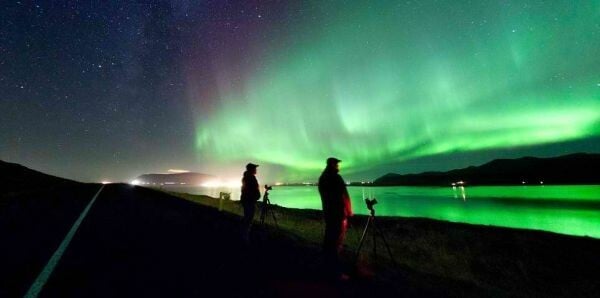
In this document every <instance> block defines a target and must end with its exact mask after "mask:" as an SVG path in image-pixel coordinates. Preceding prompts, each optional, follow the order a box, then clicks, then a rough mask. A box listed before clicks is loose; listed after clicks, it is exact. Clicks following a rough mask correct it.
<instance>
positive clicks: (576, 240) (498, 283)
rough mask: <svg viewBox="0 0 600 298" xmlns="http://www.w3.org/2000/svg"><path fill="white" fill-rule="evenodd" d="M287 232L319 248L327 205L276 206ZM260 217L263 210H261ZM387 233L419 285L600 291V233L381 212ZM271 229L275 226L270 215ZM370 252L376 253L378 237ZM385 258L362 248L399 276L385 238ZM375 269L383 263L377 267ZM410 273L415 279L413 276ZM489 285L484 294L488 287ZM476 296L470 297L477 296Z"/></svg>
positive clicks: (354, 232)
mask: <svg viewBox="0 0 600 298" xmlns="http://www.w3.org/2000/svg"><path fill="white" fill-rule="evenodd" d="M168 194H169V195H172V196H175V197H178V198H181V199H184V200H187V201H191V202H194V203H197V204H201V205H206V206H210V207H213V208H219V204H220V203H223V205H222V206H221V209H222V211H223V212H227V213H232V214H236V215H240V214H241V210H240V207H239V203H237V201H223V202H219V200H218V199H215V198H211V197H208V196H198V195H190V194H181V193H171V192H169V193H168ZM272 209H273V210H274V211H275V214H276V215H277V221H278V226H279V230H281V231H282V233H285V234H288V235H292V236H294V237H295V239H297V241H298V242H301V243H303V244H304V245H308V246H312V247H319V245H320V243H321V239H322V231H323V222H322V215H321V211H319V210H314V209H310V210H307V209H291V208H284V207H280V206H273V208H272ZM257 213H258V215H256V218H255V221H256V220H257V218H258V216H259V214H260V206H259V208H258V209H257ZM366 219H367V216H361V215H358V216H355V217H353V218H351V219H350V228H349V230H348V233H347V235H346V242H345V252H344V259H345V261H346V262H347V263H348V262H350V263H351V262H352V260H353V259H354V256H355V255H354V252H355V251H356V247H357V245H358V240H359V238H360V234H361V232H362V229H363V227H364V224H365V222H366ZM377 222H378V225H379V226H380V228H381V229H382V230H383V231H385V232H384V233H385V234H386V238H387V239H388V241H389V245H390V248H391V250H392V253H393V255H394V259H396V262H397V263H398V267H399V268H400V270H399V271H400V272H403V273H402V274H401V275H406V274H409V275H413V276H416V277H413V278H414V279H415V280H411V281H410V282H411V283H416V284H420V283H425V284H428V281H427V280H429V281H432V280H436V282H442V283H443V284H445V285H442V286H441V288H446V287H454V286H452V285H461V286H459V287H458V288H457V289H455V290H456V291H458V293H460V294H467V295H469V294H468V293H471V292H470V290H469V291H467V292H468V293H467V292H462V290H461V289H467V288H468V289H475V290H474V291H475V293H487V294H489V293H494V294H499V295H501V296H505V295H523V294H526V295H542V294H543V295H549V296H566V295H574V296H578V295H579V296H582V295H583V296H588V295H590V293H600V285H598V283H597V281H596V279H595V278H594V276H600V256H599V255H598V254H597V252H598V251H600V239H596V238H592V237H589V236H574V235H564V234H559V233H554V232H547V231H540V230H528V229H515V228H506V227H495V226H486V225H476V224H468V223H455V222H450V221H442V220H435V219H429V218H407V217H387V216H382V217H377ZM267 223H268V227H269V228H274V227H273V223H272V222H270V221H268V222H267ZM367 238H368V239H367V241H365V248H363V250H362V251H361V252H363V251H371V250H372V243H371V239H370V237H367ZM379 245H380V246H381V248H379V251H380V252H381V254H379V255H377V258H374V257H373V256H370V254H369V255H367V254H364V253H361V256H360V258H359V263H360V264H361V265H360V266H359V267H365V268H367V269H366V270H367V271H373V270H375V271H377V278H379V279H382V280H383V282H393V281H394V280H397V278H399V277H398V274H397V273H396V269H397V268H393V266H392V265H391V262H390V260H389V258H388V257H387V256H386V254H385V250H384V247H383V245H382V244H379ZM374 268H375V269H374ZM409 279H410V278H409ZM480 291H482V292H480ZM469 296H470V295H469Z"/></svg>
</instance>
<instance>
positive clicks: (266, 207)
mask: <svg viewBox="0 0 600 298" xmlns="http://www.w3.org/2000/svg"><path fill="white" fill-rule="evenodd" d="M265 189H266V190H265V194H264V195H263V202H262V206H261V209H260V224H261V225H264V224H265V219H266V218H267V217H268V213H271V216H272V217H273V222H274V223H275V227H278V228H279V225H278V224H277V217H276V216H275V212H273V210H272V206H271V201H270V200H269V190H271V187H267V186H266V185H265Z"/></svg>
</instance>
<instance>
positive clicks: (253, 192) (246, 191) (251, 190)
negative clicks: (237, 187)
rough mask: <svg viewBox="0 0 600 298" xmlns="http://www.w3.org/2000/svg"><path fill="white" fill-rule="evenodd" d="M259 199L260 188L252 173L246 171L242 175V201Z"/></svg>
mask: <svg viewBox="0 0 600 298" xmlns="http://www.w3.org/2000/svg"><path fill="white" fill-rule="evenodd" d="M259 199H260V188H259V186H258V180H256V176H254V174H252V173H250V172H248V171H246V172H244V177H242V195H241V196H240V200H241V201H242V202H256V201H258V200H259Z"/></svg>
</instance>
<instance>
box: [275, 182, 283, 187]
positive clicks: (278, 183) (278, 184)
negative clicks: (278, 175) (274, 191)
mask: <svg viewBox="0 0 600 298" xmlns="http://www.w3.org/2000/svg"><path fill="white" fill-rule="evenodd" d="M275 185H277V186H280V185H283V183H282V182H275Z"/></svg>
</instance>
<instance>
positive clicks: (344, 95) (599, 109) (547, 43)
mask: <svg viewBox="0 0 600 298" xmlns="http://www.w3.org/2000/svg"><path fill="white" fill-rule="evenodd" d="M598 53H600V1H597V0H596V1H560V0H556V1H531V0H520V1H441V0H440V1H225V0H223V1H98V0H88V1H3V2H2V4H0V159H2V160H5V161H10V162H16V163H21V164H24V165H26V166H28V167H31V168H34V169H37V170H40V171H43V172H47V173H50V174H54V175H59V176H63V177H67V178H72V179H76V180H80V181H100V180H110V181H130V180H131V179H133V178H134V177H135V176H137V175H139V174H142V173H149V172H166V171H167V169H187V170H192V171H198V172H204V173H209V174H215V175H220V176H222V177H238V176H240V173H241V172H242V171H243V167H244V165H245V164H246V163H247V162H249V161H252V162H255V163H258V164H260V165H261V167H260V168H259V177H261V176H262V177H261V178H262V180H263V181H270V182H275V181H288V182H298V181H313V180H315V179H316V177H318V175H319V174H320V171H321V170H322V168H323V166H324V160H325V159H326V158H327V157H328V156H336V157H338V158H340V159H342V160H343V162H342V174H343V175H344V177H345V178H347V180H363V179H364V180H370V179H375V178H377V177H378V176H381V175H383V174H385V173H388V172H396V173H413V172H421V171H426V170H449V169H452V168H457V167H465V166H469V165H478V164H481V163H484V162H487V161H489V160H491V159H495V158H516V157H521V156H525V155H530V156H540V157H547V156H556V155H562V154H568V153H574V152H600V71H598V70H599V69H600V55H599V54H598Z"/></svg>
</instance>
